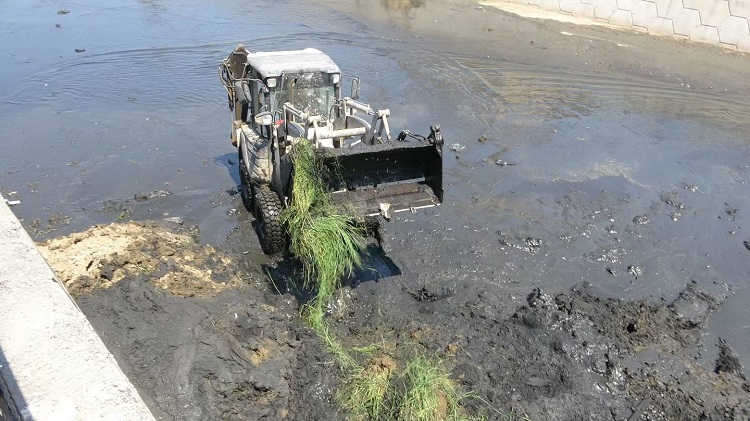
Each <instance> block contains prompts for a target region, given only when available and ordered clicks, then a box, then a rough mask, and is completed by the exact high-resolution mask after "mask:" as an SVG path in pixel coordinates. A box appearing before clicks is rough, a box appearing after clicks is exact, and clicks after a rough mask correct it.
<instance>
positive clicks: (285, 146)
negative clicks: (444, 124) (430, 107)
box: [219, 44, 443, 254]
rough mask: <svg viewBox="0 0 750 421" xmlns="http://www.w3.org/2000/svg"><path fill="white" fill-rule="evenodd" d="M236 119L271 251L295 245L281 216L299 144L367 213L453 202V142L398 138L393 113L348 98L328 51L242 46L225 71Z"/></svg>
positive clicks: (245, 179)
mask: <svg viewBox="0 0 750 421" xmlns="http://www.w3.org/2000/svg"><path fill="white" fill-rule="evenodd" d="M219 77H220V79H221V82H222V84H223V85H224V87H225V88H226V91H227V94H228V99H229V109H230V111H231V116H232V126H231V127H232V132H231V140H232V145H233V146H236V147H237V149H238V155H239V173H240V174H239V176H240V187H241V188H240V193H241V196H242V201H243V204H244V205H245V207H246V208H247V209H248V210H249V211H251V212H253V213H254V215H255V218H256V228H257V231H258V236H259V238H260V243H261V246H262V247H263V251H264V252H265V253H267V254H274V253H277V252H279V251H282V250H283V249H284V248H285V246H286V244H287V233H286V232H285V229H284V227H283V226H282V224H281V222H280V220H279V215H280V213H281V211H282V210H283V209H284V208H285V207H286V206H288V205H289V204H290V203H291V200H292V198H291V197H290V195H291V191H292V189H291V180H292V174H293V171H294V168H293V163H292V159H291V156H290V154H289V152H290V150H291V147H292V145H293V144H294V142H298V141H307V142H311V143H312V144H313V145H314V146H315V147H316V148H317V149H318V150H320V151H321V152H322V153H323V156H324V158H323V161H324V165H325V166H326V167H327V168H329V169H330V171H326V172H325V173H326V174H329V176H327V177H326V178H327V179H326V180H324V182H325V183H326V185H328V186H329V187H330V191H331V196H332V198H333V200H334V203H337V204H341V205H342V206H346V207H347V209H348V210H349V211H350V212H351V211H354V212H355V214H358V215H359V216H363V217H377V216H378V215H382V216H384V217H385V218H386V219H389V218H390V215H391V214H392V213H395V212H401V211H407V210H411V211H414V210H415V209H419V208H423V207H430V206H437V205H439V204H440V203H441V202H442V200H443V169H442V168H443V167H442V164H443V158H442V148H443V138H442V136H441V134H440V126H438V125H434V126H432V127H430V134H429V135H428V136H426V137H425V136H420V135H416V134H413V133H411V132H409V131H406V130H405V131H402V132H400V134H399V135H398V136H397V138H396V139H395V140H394V139H392V138H391V131H390V127H389V125H388V117H389V116H390V111H389V110H387V109H386V110H375V109H373V108H371V107H370V106H369V105H367V104H364V103H362V102H359V101H357V99H358V97H359V79H356V78H355V79H353V80H352V93H351V96H350V97H342V95H341V85H342V78H341V70H340V69H339V67H338V66H337V65H336V64H335V63H334V62H333V61H332V60H331V58H330V57H328V56H327V55H326V54H324V53H322V52H320V51H318V50H316V49H313V48H307V49H304V50H297V51H276V52H249V51H247V50H246V49H245V47H244V46H242V45H241V44H240V45H238V46H237V47H236V48H235V49H234V51H232V52H231V53H230V54H229V56H228V57H227V58H226V59H224V60H223V61H222V62H221V63H220V65H219Z"/></svg>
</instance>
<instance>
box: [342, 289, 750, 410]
mask: <svg viewBox="0 0 750 421" xmlns="http://www.w3.org/2000/svg"><path fill="white" fill-rule="evenodd" d="M402 281H403V282H408V281H407V280H404V279H402ZM437 284H439V282H434V281H433V284H432V285H426V286H425V285H422V286H418V285H414V286H413V288H406V290H405V291H402V292H401V296H400V297H398V296H394V295H393V294H398V293H399V291H398V290H397V289H396V288H386V289H390V291H383V289H382V288H378V289H379V291H378V293H377V294H373V293H372V292H371V291H367V289H368V288H369V286H367V285H365V286H364V287H363V288H358V289H357V290H355V291H356V292H355V294H354V296H353V303H355V305H353V306H352V308H350V309H349V313H348V315H349V317H346V318H344V319H342V320H340V321H339V324H338V326H337V328H338V331H339V333H340V334H341V335H342V336H343V335H346V334H347V332H350V334H349V340H351V341H352V342H353V343H359V342H361V341H362V339H361V338H362V337H373V336H375V337H383V338H388V340H389V341H393V342H394V343H413V344H414V343H415V344H416V345H415V346H418V347H421V348H423V349H425V350H427V351H428V352H434V353H435V354H437V355H438V356H440V357H441V358H443V359H444V361H445V362H446V364H448V365H449V366H450V367H451V368H452V371H453V378H454V379H457V380H458V382H459V383H460V384H461V385H462V386H463V387H464V389H465V390H468V391H469V393H470V394H471V396H473V397H475V399H472V398H469V399H467V401H466V404H467V407H468V409H469V412H470V413H472V414H478V415H481V416H484V417H485V418H486V419H489V420H504V419H506V418H505V417H506V415H507V414H509V413H516V414H527V415H528V417H529V419H533V420H548V421H553V420H560V421H562V420H579V419H585V420H608V421H609V420H645V419H648V420H669V419H707V420H740V419H742V420H744V419H747V417H748V416H749V415H750V393H748V390H749V388H748V384H747V383H746V381H745V379H744V377H743V375H742V374H741V373H742V369H741V367H739V362H738V360H737V358H736V357H734V354H733V353H732V351H731V350H730V349H728V345H727V344H726V343H724V342H721V343H719V344H716V345H717V347H716V348H714V347H713V346H710V345H709V344H706V345H703V344H702V341H701V332H702V329H703V327H704V325H705V322H706V320H708V317H709V316H710V314H711V312H712V311H714V310H716V309H717V308H719V307H720V305H721V297H714V296H712V295H710V294H708V293H706V292H703V291H700V290H699V289H698V288H697V287H696V286H694V285H691V286H689V287H687V288H686V289H685V290H684V291H683V292H682V293H681V294H680V295H679V297H678V298H677V299H675V300H674V301H673V302H671V303H669V302H660V303H653V302H649V301H647V300H637V301H622V300H613V299H604V298H600V297H598V296H597V295H596V294H595V293H594V292H592V291H590V290H589V288H588V287H587V286H585V285H584V286H582V287H581V288H579V289H576V290H574V291H571V292H566V293H561V294H557V295H555V296H550V295H548V294H545V293H544V292H543V291H541V290H539V289H535V290H533V291H531V293H530V294H529V295H528V297H527V298H526V304H525V305H523V306H521V307H520V308H518V309H517V310H516V311H515V312H514V313H512V314H511V315H510V316H504V315H503V312H502V311H499V309H498V303H499V301H498V300H497V299H496V298H495V297H493V296H490V295H488V294H484V293H482V292H481V291H480V293H479V294H476V293H475V294H469V295H467V296H463V295H461V294H458V293H455V294H454V295H453V296H450V297H446V298H445V299H442V300H438V301H424V300H420V299H419V297H415V296H413V295H412V294H410V293H409V292H408V291H411V290H418V289H420V288H422V289H425V288H426V289H429V290H440V289H441V287H440V285H437ZM373 288H375V287H374V286H373ZM384 297H387V299H386V298H384ZM409 301H411V302H409ZM375 326H377V327H375ZM398 326H401V328H397V327H398ZM351 332H354V333H355V334H354V335H352V334H351ZM713 352H717V353H718V354H719V357H718V358H717V361H716V364H715V367H716V368H715V367H714V364H712V363H711V362H710V361H709V362H708V363H707V364H705V363H704V364H701V363H699V362H698V360H697V356H698V355H700V354H708V355H710V354H711V353H713Z"/></svg>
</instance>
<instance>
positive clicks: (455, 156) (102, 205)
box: [0, 0, 750, 373]
mask: <svg viewBox="0 0 750 421" xmlns="http://www.w3.org/2000/svg"><path fill="white" fill-rule="evenodd" d="M332 8H335V9H338V10H339V11H335V10H334V9H332ZM62 9H67V10H69V12H70V13H66V14H58V11H60V10H62ZM0 39H2V40H3V43H2V44H3V47H2V49H1V50H0V60H2V62H3V65H2V67H0V189H2V192H3V194H4V195H5V196H6V197H8V198H10V199H13V200H20V201H21V204H20V205H17V206H15V207H14V211H15V212H16V214H17V215H18V216H19V217H21V218H23V220H24V224H25V225H26V226H27V228H29V230H30V231H32V232H33V233H36V234H37V235H38V237H39V238H44V237H46V236H51V235H62V234H66V233H69V232H72V231H76V230H79V229H81V228H85V227H88V226H90V225H93V224H96V223H107V222H111V221H114V220H117V219H146V218H152V219H153V218H156V219H158V218H162V217H164V216H167V215H168V216H179V217H183V218H184V219H185V221H186V223H189V224H196V225H198V226H199V227H200V228H201V238H202V240H203V241H205V242H210V243H225V242H226V243H227V245H228V247H229V248H230V249H234V250H238V251H240V250H242V251H249V253H248V255H247V257H246V258H247V259H250V261H251V262H254V261H258V260H260V259H262V257H260V256H261V253H260V251H259V247H258V246H257V240H256V239H255V237H254V234H253V233H252V231H251V229H250V228H249V226H250V224H249V223H250V218H249V217H248V216H247V215H246V214H245V212H244V211H243V210H241V209H240V210H239V212H238V211H237V209H238V208H240V207H241V205H240V199H239V196H238V195H236V184H237V183H238V179H237V175H236V159H235V151H234V150H233V149H232V147H231V145H230V143H229V139H228V135H229V132H228V130H229V117H228V112H227V106H226V100H225V93H224V91H223V89H222V87H221V85H220V83H219V81H218V77H217V69H216V67H217V64H218V62H219V61H220V60H221V59H222V58H223V57H224V56H225V55H226V54H227V52H228V51H230V49H231V48H233V47H234V45H235V44H236V43H237V42H243V43H245V45H247V46H249V47H250V48H251V49H259V50H273V49H295V48H303V47H308V46H313V47H316V48H319V49H321V50H323V51H325V52H327V53H329V54H330V55H331V56H332V57H333V59H334V60H335V61H336V62H337V63H338V64H339V65H340V66H341V67H342V69H343V70H344V72H345V73H346V74H348V75H354V76H359V77H361V78H362V80H363V86H362V99H363V100H365V101H367V102H370V103H371V104H372V105H373V106H375V107H381V108H390V109H391V112H392V114H393V115H394V117H393V118H392V120H391V126H392V127H394V128H395V130H398V129H401V128H409V129H411V130H412V131H415V132H417V133H420V132H422V133H424V132H426V131H427V130H428V127H429V125H430V124H432V123H436V122H439V123H441V125H442V127H443V131H444V135H445V137H446V142H447V144H451V143H454V142H458V143H460V144H461V145H463V146H465V147H466V148H465V149H464V150H462V151H460V152H455V153H454V152H451V151H449V150H446V152H445V164H444V165H445V170H446V171H445V174H446V180H445V181H446V203H445V205H444V206H442V207H440V208H439V209H436V210H429V211H425V212H422V213H418V214H415V215H410V216H409V217H408V218H406V219H404V220H399V221H395V222H393V223H392V224H391V226H390V227H389V230H390V231H391V237H392V240H393V241H392V250H391V252H390V255H391V257H392V258H393V260H394V261H395V262H396V263H397V264H398V265H399V267H400V268H401V269H402V270H403V271H404V273H405V274H406V275H407V276H417V277H430V276H444V277H445V276H453V277H455V279H456V282H457V283H475V284H477V285H482V288H490V289H491V290H492V291H493V292H494V293H496V294H498V295H500V296H505V297H507V302H508V303H509V309H510V308H512V306H513V305H515V304H513V303H516V304H517V300H518V298H519V297H520V296H521V295H522V294H525V293H527V292H528V291H529V289H530V287H532V286H541V287H542V288H544V289H547V290H552V291H561V290H564V289H567V288H569V287H571V286H573V285H574V284H576V283H579V282H581V281H586V282H590V283H592V284H595V285H596V287H597V288H598V289H600V291H601V293H602V294H605V295H610V296H617V297H626V298H635V297H643V296H653V297H655V299H660V298H662V297H664V298H670V297H674V295H675V294H676V293H677V292H678V291H680V290H681V289H682V288H683V287H684V286H685V284H686V283H689V282H691V281H695V282H697V283H699V284H701V285H705V286H707V287H711V288H715V289H718V290H720V291H722V292H723V293H725V294H727V295H728V297H729V298H728V299H727V300H726V302H725V303H724V306H723V307H722V309H721V310H720V311H719V312H717V313H716V314H714V315H713V316H712V319H711V326H710V329H709V332H710V336H711V337H709V338H706V342H714V341H716V338H717V337H722V338H725V339H727V340H728V341H729V343H730V344H731V345H732V346H733V347H734V348H735V349H737V350H748V349H750V307H748V306H747V302H748V301H749V300H750V289H749V288H748V286H750V285H749V284H748V281H747V274H748V267H749V265H750V250H748V249H746V248H745V246H744V245H743V241H745V240H750V227H747V226H745V225H746V224H745V219H746V218H747V217H748V212H750V187H749V186H748V184H747V181H748V180H750V100H748V92H749V91H750V85H749V84H748V80H750V78H748V75H750V58H748V57H742V56H739V55H736V54H730V53H724V52H721V51H719V50H715V49H712V48H707V47H706V48H704V47H700V46H698V47H696V46H691V45H680V44H674V43H671V42H667V41H662V40H650V39H647V38H646V37H645V36H642V35H633V34H623V33H616V34H612V33H610V32H606V31H604V30H594V29H586V28H576V27H573V26H570V25H563V24H555V23H538V22H532V21H525V20H521V19H518V18H515V17H512V16H509V15H505V14H502V13H500V12H497V11H493V10H488V9H486V8H483V7H480V6H477V5H475V4H474V3H462V2H421V1H418V0H412V1H410V2H402V1H381V2H372V1H370V2H359V1H356V2H348V1H347V2H345V1H343V0H327V1H320V2H305V1H295V0H289V1H281V2H278V1H276V2H270V1H257V2H239V1H224V0H216V1H210V2H202V3H194V2H186V1H172V2H166V1H158V0H153V1H146V0H141V1H127V0H126V1H124V2H121V3H120V4H119V5H117V6H102V5H101V4H98V3H97V2H87V1H84V2H77V3H68V2H24V1H18V0H4V1H0ZM76 49H78V50H79V51H81V50H85V51H81V52H76ZM161 190H164V191H166V192H169V194H168V195H164V193H158V194H155V195H151V196H153V197H151V198H150V199H148V200H142V201H139V200H136V198H135V196H136V195H138V194H143V193H149V192H158V191H161ZM141 198H143V197H141ZM643 222H647V223H643ZM238 227H239V229H237V228H238ZM741 357H742V358H741V359H742V362H743V364H744V366H745V367H748V366H750V354H747V352H746V351H745V352H744V353H743V355H741ZM706 358H707V361H708V360H710V359H711V358H712V356H706ZM745 371H746V373H747V372H748V370H747V368H746V369H745Z"/></svg>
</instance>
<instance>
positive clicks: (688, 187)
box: [682, 183, 699, 193]
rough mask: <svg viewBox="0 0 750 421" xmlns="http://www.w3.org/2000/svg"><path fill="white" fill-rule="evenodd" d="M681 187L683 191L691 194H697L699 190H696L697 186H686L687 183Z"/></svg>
mask: <svg viewBox="0 0 750 421" xmlns="http://www.w3.org/2000/svg"><path fill="white" fill-rule="evenodd" d="M682 187H683V188H684V189H685V190H690V191H691V192H693V193H697V192H698V190H699V189H698V186H696V185H695V184H687V183H684V184H683V185H682Z"/></svg>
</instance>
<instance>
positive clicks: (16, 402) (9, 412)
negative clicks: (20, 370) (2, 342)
mask: <svg viewBox="0 0 750 421" xmlns="http://www.w3.org/2000/svg"><path fill="white" fill-rule="evenodd" d="M27 406H28V405H27V403H26V400H25V399H24V397H23V394H22V393H21V391H20V390H19V387H18V385H17V384H16V379H15V377H14V376H13V369H12V368H11V366H10V363H9V362H8V360H7V359H6V358H5V354H4V353H3V349H2V348H0V421H13V420H20V419H21V413H20V411H22V410H23V409H25V408H26V407H27Z"/></svg>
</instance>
